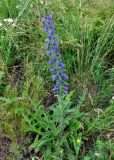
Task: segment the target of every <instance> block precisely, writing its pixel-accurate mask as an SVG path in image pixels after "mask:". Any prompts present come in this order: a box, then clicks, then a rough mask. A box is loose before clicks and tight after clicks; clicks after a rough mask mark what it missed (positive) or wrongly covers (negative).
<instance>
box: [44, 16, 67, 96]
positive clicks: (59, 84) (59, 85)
mask: <svg viewBox="0 0 114 160" xmlns="http://www.w3.org/2000/svg"><path fill="white" fill-rule="evenodd" d="M42 23H43V24H44V25H45V26H44V29H43V31H44V32H45V33H46V34H47V40H46V46H47V52H46V53H47V55H48V56H49V65H50V72H51V74H52V80H53V81H54V82H55V84H54V86H53V89H52V91H53V93H54V94H56V95H59V94H67V93H68V91H69V87H68V85H67V80H68V79H69V77H68V75H67V74H66V73H65V72H64V68H65V64H64V63H63V62H62V59H61V58H62V55H61V53H60V52H59V51H58V41H57V39H56V38H57V37H56V35H55V31H54V28H55V26H54V24H53V17H52V15H51V14H50V15H48V16H46V17H42Z"/></svg>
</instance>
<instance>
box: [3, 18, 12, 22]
mask: <svg viewBox="0 0 114 160" xmlns="http://www.w3.org/2000/svg"><path fill="white" fill-rule="evenodd" d="M4 22H9V23H12V22H13V19H12V18H8V19H6V18H5V19H4Z"/></svg>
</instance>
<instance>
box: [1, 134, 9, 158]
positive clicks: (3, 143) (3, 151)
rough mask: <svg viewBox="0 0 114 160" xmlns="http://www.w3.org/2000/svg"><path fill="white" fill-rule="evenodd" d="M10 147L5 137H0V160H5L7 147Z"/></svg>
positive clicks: (7, 151) (7, 152)
mask: <svg viewBox="0 0 114 160" xmlns="http://www.w3.org/2000/svg"><path fill="white" fill-rule="evenodd" d="M10 145H11V140H10V139H9V138H8V137H6V136H2V135H0V160H5V159H6V157H7V156H8V154H9V147H10Z"/></svg>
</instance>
